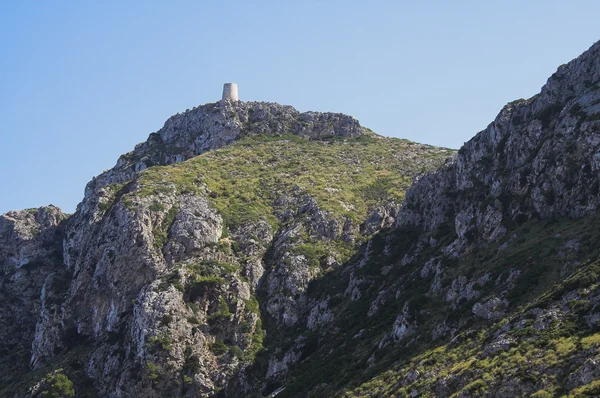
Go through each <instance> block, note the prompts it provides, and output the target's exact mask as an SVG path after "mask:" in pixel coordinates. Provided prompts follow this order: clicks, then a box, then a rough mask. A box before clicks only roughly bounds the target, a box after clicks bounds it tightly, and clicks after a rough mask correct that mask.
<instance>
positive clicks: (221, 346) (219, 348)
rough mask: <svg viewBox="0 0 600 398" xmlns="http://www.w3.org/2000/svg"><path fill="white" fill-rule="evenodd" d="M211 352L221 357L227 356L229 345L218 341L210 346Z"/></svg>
mask: <svg viewBox="0 0 600 398" xmlns="http://www.w3.org/2000/svg"><path fill="white" fill-rule="evenodd" d="M210 350H211V351H212V352H213V354H215V355H216V356H218V357H220V356H221V355H223V354H225V353H226V352H227V351H229V350H228V348H227V345H226V344H225V343H224V342H223V340H217V341H215V342H214V343H212V344H211V345H210Z"/></svg>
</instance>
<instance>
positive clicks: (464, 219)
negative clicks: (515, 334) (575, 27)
mask: <svg viewBox="0 0 600 398" xmlns="http://www.w3.org/2000/svg"><path fill="white" fill-rule="evenodd" d="M599 130H600V42H598V43H596V44H594V45H593V46H592V47H591V48H590V49H589V50H588V51H586V52H585V53H583V54H582V55H581V56H579V57H578V58H576V59H575V60H573V61H571V62H569V63H568V64H565V65H562V66H560V67H559V68H558V70H557V72H556V73H554V74H553V75H552V76H551V77H550V78H549V79H548V82H547V83H546V84H545V85H544V87H543V88H542V90H541V93H540V94H538V95H535V96H534V97H532V98H530V99H528V100H517V101H513V102H511V103H509V104H507V105H506V106H504V108H503V109H502V110H501V111H500V113H499V115H498V116H497V117H496V119H495V120H494V121H493V122H492V123H490V125H489V126H488V127H487V128H486V129H485V130H483V131H481V132H480V133H478V134H477V135H476V136H475V137H473V138H472V139H471V140H470V141H469V142H467V143H466V144H465V145H464V146H463V147H462V148H461V149H460V151H459V152H458V154H457V155H456V157H455V158H454V159H452V161H450V162H448V163H447V164H446V165H445V166H444V167H443V168H441V169H440V170H438V171H436V172H434V173H431V174H429V175H427V176H425V177H423V178H421V179H420V181H419V182H418V183H416V184H415V185H414V186H413V187H412V188H411V189H410V190H409V191H408V192H407V196H406V201H405V204H404V206H403V208H402V210H401V212H400V216H399V218H398V225H420V226H422V227H424V228H425V229H433V228H436V227H438V226H439V225H441V224H443V223H447V222H449V223H450V224H452V226H453V227H454V228H455V229H456V232H457V234H458V235H459V237H460V238H461V239H463V238H465V236H468V235H470V234H473V233H474V232H475V231H479V232H480V233H482V236H483V237H484V238H486V239H493V238H495V237H497V236H499V235H502V234H503V233H504V231H505V230H506V227H507V226H509V225H510V224H513V223H515V222H516V223H517V224H519V223H522V222H524V221H526V220H529V219H531V218H539V217H541V218H548V217H553V216H570V217H581V216H583V215H585V214H589V213H591V212H593V211H595V210H597V209H598V206H599V205H600V196H599V192H600V189H599V181H598V171H600V134H599V133H598V131H599Z"/></svg>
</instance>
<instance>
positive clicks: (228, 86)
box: [221, 83, 240, 101]
mask: <svg viewBox="0 0 600 398" xmlns="http://www.w3.org/2000/svg"><path fill="white" fill-rule="evenodd" d="M221 99H222V100H231V101H239V100H240V99H239V98H238V86H237V84H235V83H225V84H223V98H221Z"/></svg>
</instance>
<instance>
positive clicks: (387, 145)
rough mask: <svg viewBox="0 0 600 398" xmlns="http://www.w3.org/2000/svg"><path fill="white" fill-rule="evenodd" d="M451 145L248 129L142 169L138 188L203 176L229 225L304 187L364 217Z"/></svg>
mask: <svg viewBox="0 0 600 398" xmlns="http://www.w3.org/2000/svg"><path fill="white" fill-rule="evenodd" d="M452 153H453V151H452V150H449V149H444V148H436V147H431V146H427V145H421V144H416V143H413V142H410V141H407V140H401V139H394V138H381V137H373V136H364V137H359V138H351V139H339V140H332V141H327V142H315V141H307V140H304V139H302V138H299V137H297V136H294V135H289V136H282V137H260V136H258V137H253V138H249V139H246V140H244V141H240V142H237V143H234V144H232V145H229V146H227V147H224V148H221V149H219V150H216V151H212V152H208V153H205V154H203V155H201V156H198V157H196V158H193V159H190V160H188V161H186V162H183V163H179V164H175V165H171V166H165V167H152V168H150V169H148V170H146V171H144V172H143V173H141V175H140V177H139V180H138V183H139V185H140V186H141V187H142V189H141V192H139V193H137V195H148V194H152V193H156V192H160V191H161V190H165V189H166V190H170V189H171V188H170V187H165V182H166V183H170V182H172V183H174V184H175V186H176V189H177V190H178V191H179V192H186V191H188V192H195V191H197V190H198V185H199V184H204V185H205V186H206V187H207V188H208V190H209V191H210V192H211V194H210V197H211V200H212V202H213V203H214V205H215V207H216V208H217V209H218V210H219V213H221V215H222V216H223V218H224V219H225V222H226V224H227V225H230V226H237V225H240V224H242V223H243V222H245V221H255V220H257V219H258V218H259V217H261V216H262V217H265V216H266V217H268V218H269V220H270V221H271V222H272V223H275V224H276V223H277V221H276V219H275V218H274V216H273V211H274V208H273V200H274V199H276V198H278V197H280V196H281V195H282V194H287V195H293V194H294V192H295V191H297V190H301V191H303V192H305V193H307V194H309V195H311V196H313V197H314V198H315V199H316V201H317V203H318V205H319V207H320V208H321V209H322V210H328V211H332V212H333V213H335V214H337V215H346V216H348V217H351V218H354V219H364V217H365V216H366V214H367V212H368V211H369V210H371V209H372V208H373V207H374V206H375V205H377V204H379V203H381V202H384V201H391V200H395V201H397V202H401V201H402V200H403V198H404V191H405V190H406V188H408V186H409V185H410V184H411V182H412V177H413V176H415V175H417V174H419V173H422V172H425V171H429V170H431V169H434V168H436V167H438V166H440V165H441V164H442V163H443V161H444V159H446V158H447V157H448V156H450V155H451V154H452Z"/></svg>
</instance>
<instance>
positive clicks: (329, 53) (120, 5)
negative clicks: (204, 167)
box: [0, 0, 600, 213]
mask: <svg viewBox="0 0 600 398" xmlns="http://www.w3.org/2000/svg"><path fill="white" fill-rule="evenodd" d="M598 15H600V2H598V1H592V0H590V1H584V0H580V1H568V2H567V1H552V0H537V1H536V0H529V1H516V0H514V1H510V0H508V1H500V0H496V1H492V0H490V1H467V0H463V1H447V0H439V1H433V0H430V1H418V2H417V1H400V0H396V1H392V0H390V1H364V0H363V1H350V0H345V1H334V0H330V1H318V2H317V1H297V2H291V1H290V2H288V1H254V2H249V1H223V2H205V1H161V2H158V1H5V2H2V5H0V37H2V39H1V40H0V52H1V57H0V126H1V127H0V148H1V156H0V187H1V191H0V213H4V212H6V211H8V210H10V209H21V208H26V207H37V206H41V205H47V204H50V203H52V204H55V205H57V206H59V207H61V208H63V210H65V211H67V212H72V211H74V209H75V207H76V205H77V203H78V202H79V201H80V200H81V198H82V196H83V189H84V186H85V184H86V182H87V181H89V180H90V179H91V178H92V176H94V175H96V174H99V173H100V172H102V171H103V170H105V169H108V168H111V167H112V166H113V165H114V164H115V162H116V160H117V158H118V156H119V155H120V154H122V153H125V152H127V151H129V150H131V149H132V148H133V147H134V145H135V144H136V143H138V142H141V141H144V140H145V139H146V138H147V136H148V134H149V133H151V132H153V131H156V130H158V129H160V128H161V127H162V125H163V123H164V121H165V120H166V119H167V118H168V117H169V116H171V115H172V114H174V113H177V112H179V111H183V110H185V109H186V108H191V107H193V106H195V105H199V104H203V103H206V102H213V101H216V100H218V99H219V98H220V95H221V89H222V84H223V83H224V82H226V81H234V82H236V83H238V85H239V87H240V97H241V99H242V100H259V101H275V102H280V103H283V104H289V105H293V106H295V107H296V108H297V109H299V110H301V111H306V110H316V111H336V112H344V113H347V114H350V115H353V116H355V117H356V118H358V119H359V120H360V121H361V123H362V124H363V125H364V126H367V127H370V128H371V129H373V130H375V131H376V132H378V133H380V134H383V135H387V136H394V137H403V138H408V139H411V140H414V141H418V142H423V143H428V144H434V145H441V146H447V147H453V148H458V147H460V146H461V145H462V143H463V142H465V141H467V140H468V139H469V138H471V137H472V136H473V135H474V134H476V133H477V132H478V131H480V130H482V129H483V128H485V127H486V125H487V124H488V123H489V122H490V121H491V120H492V119H493V118H494V117H495V115H496V114H497V113H498V111H499V110H500V108H501V107H502V106H503V105H504V104H505V103H507V102H509V101H511V100H513V99H516V98H521V97H524V98H527V97H530V96H532V95H534V94H535V93H537V92H538V91H539V89H540V87H541V86H542V85H543V84H544V83H545V81H546V79H547V78H548V77H549V76H550V75H551V74H552V73H553V72H554V71H555V70H556V68H557V67H558V65H560V64H562V63H565V62H568V61H570V60H571V59H572V58H574V57H576V56H577V55H579V54H580V53H581V52H583V51H585V50H586V49H587V48H588V47H589V46H591V45H592V43H594V42H595V41H596V40H599V39H600V25H599V24H598Z"/></svg>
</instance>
